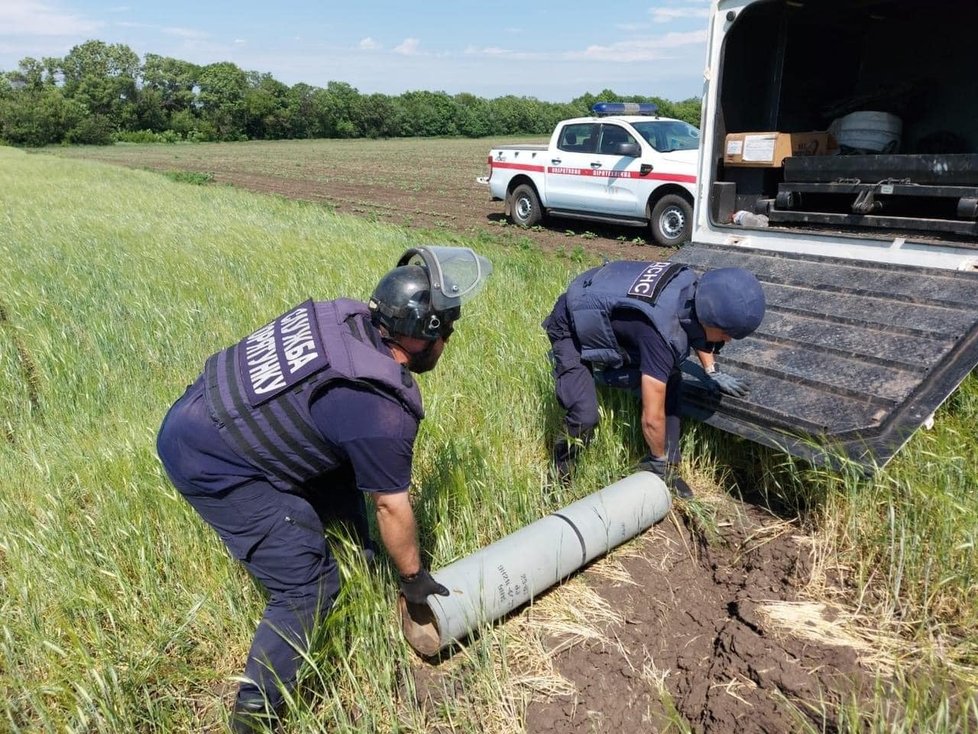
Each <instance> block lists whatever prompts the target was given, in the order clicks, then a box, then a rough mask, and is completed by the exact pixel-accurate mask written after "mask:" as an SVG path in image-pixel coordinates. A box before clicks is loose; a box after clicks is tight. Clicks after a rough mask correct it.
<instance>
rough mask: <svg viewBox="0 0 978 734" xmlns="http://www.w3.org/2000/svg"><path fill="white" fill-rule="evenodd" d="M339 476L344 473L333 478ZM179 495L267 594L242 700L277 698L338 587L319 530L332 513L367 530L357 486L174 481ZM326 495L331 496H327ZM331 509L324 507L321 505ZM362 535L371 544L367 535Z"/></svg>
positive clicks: (291, 681)
mask: <svg viewBox="0 0 978 734" xmlns="http://www.w3.org/2000/svg"><path fill="white" fill-rule="evenodd" d="M337 479H340V480H341V477H337ZM174 484H175V486H176V487H177V489H178V490H179V491H180V493H181V494H182V495H183V497H184V498H185V499H186V500H187V501H188V502H189V503H190V504H191V505H192V506H193V508H194V509H195V510H196V511H197V512H198V513H199V514H200V516H201V517H202V518H203V519H204V521H205V522H207V524H208V525H210V526H211V527H212V528H214V530H215V531H216V532H217V534H218V535H219V536H220V537H221V540H223V541H224V544H225V545H226V546H227V548H228V550H229V551H230V552H231V554H232V555H233V556H234V557H235V558H237V559H238V560H239V561H241V563H242V564H244V566H245V568H246V569H248V571H249V573H251V575H252V576H254V577H255V578H256V579H257V580H258V581H259V582H260V583H261V585H262V586H263V587H264V588H265V589H266V591H267V592H268V595H269V598H268V603H267V605H266V607H265V613H264V615H263V616H262V619H261V622H260V623H259V624H258V629H257V630H256V632H255V636H254V639H253V640H252V643H251V650H250V651H249V653H248V661H247V664H246V666H245V671H244V677H245V678H246V679H247V681H246V682H243V683H242V684H241V686H240V689H239V691H238V698H239V700H254V699H261V698H265V699H266V700H267V702H268V705H269V707H270V708H272V709H278V708H279V707H280V706H281V704H282V694H281V692H280V690H279V685H282V686H284V688H285V689H286V690H291V689H292V687H293V686H294V685H295V681H296V674H297V672H298V670H299V665H300V663H301V655H300V653H303V652H305V651H306V650H308V646H309V637H310V635H311V633H312V631H313V629H314V628H315V626H316V624H317V623H318V622H319V621H321V620H322V619H323V618H324V617H325V616H326V614H327V613H328V612H329V609H330V608H331V607H332V605H333V602H334V601H335V599H336V596H337V594H338V593H339V590H340V575H339V570H338V568H337V565H336V560H335V558H334V557H333V555H332V554H331V553H330V549H329V546H328V544H327V543H326V539H325V536H324V534H323V523H324V521H326V520H328V519H329V518H330V517H339V518H340V519H346V520H350V521H351V523H352V525H353V527H352V528H351V529H352V530H354V532H355V534H356V535H358V536H360V535H361V532H360V531H361V530H362V531H363V532H364V533H366V516H365V514H364V509H365V508H364V501H363V494H362V492H360V491H358V490H357V489H356V487H355V486H352V485H350V484H348V483H347V482H344V481H342V480H341V481H337V482H336V483H335V484H333V483H330V484H331V485H332V486H330V487H329V489H328V490H327V489H326V488H325V487H323V488H322V491H315V488H312V489H313V491H310V492H308V493H306V492H303V493H297V494H290V493H286V492H282V491H280V490H278V489H275V487H273V486H272V485H271V484H269V483H267V482H264V481H253V482H249V483H248V484H245V485H243V486H240V487H236V488H234V489H231V490H228V491H225V492H219V493H214V492H207V491H202V490H200V489H199V488H197V487H194V486H192V485H187V484H186V483H178V482H176V481H175V482H174ZM325 497H328V501H324V498H325ZM326 506H328V507H329V508H330V509H329V510H328V511H327V510H326V509H325V507H326ZM361 541H362V542H363V543H364V544H366V543H367V542H369V541H368V540H367V539H366V537H365V536H361Z"/></svg>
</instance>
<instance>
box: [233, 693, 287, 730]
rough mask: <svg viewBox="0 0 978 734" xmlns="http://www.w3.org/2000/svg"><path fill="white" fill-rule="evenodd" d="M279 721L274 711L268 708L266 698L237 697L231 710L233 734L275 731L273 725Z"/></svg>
mask: <svg viewBox="0 0 978 734" xmlns="http://www.w3.org/2000/svg"><path fill="white" fill-rule="evenodd" d="M277 722H278V717H277V716H276V715H275V713H274V712H271V711H269V710H268V707H267V706H266V705H265V699H264V698H246V699H240V698H239V699H237V700H235V702H234V709H233V710H232V711H231V720H230V722H229V723H230V726H231V732H232V734H260V733H262V732H268V731H275V729H273V728H272V727H273V726H274V725H275V724H276V723H277Z"/></svg>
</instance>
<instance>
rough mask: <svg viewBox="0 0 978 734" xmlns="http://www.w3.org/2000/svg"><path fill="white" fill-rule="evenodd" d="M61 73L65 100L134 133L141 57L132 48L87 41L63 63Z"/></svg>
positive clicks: (73, 49)
mask: <svg viewBox="0 0 978 734" xmlns="http://www.w3.org/2000/svg"><path fill="white" fill-rule="evenodd" d="M61 73H62V75H63V78H64V86H63V90H64V94H65V97H67V98H68V99H72V100H74V101H75V102H78V103H79V104H81V105H82V107H84V108H85V109H86V110H87V111H88V112H89V113H90V114H92V115H102V116H104V117H105V118H107V119H108V120H110V121H111V123H112V124H113V125H114V126H115V127H117V128H119V129H132V127H133V125H134V124H135V123H136V121H137V114H136V98H137V91H136V90H137V85H136V78H137V75H138V74H139V57H138V56H137V55H136V53H135V52H134V51H133V50H132V49H131V48H129V47H128V46H126V45H123V44H121V43H114V44H112V45H109V44H107V43H104V42H103V41H86V42H85V43H83V44H81V45H80V46H75V47H74V48H72V49H71V51H69V52H68V55H67V56H65V57H64V59H62V61H61Z"/></svg>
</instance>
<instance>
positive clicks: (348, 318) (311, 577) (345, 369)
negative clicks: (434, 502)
mask: <svg viewBox="0 0 978 734" xmlns="http://www.w3.org/2000/svg"><path fill="white" fill-rule="evenodd" d="M491 271H492V266H491V265H490V263H489V262H488V261H487V260H486V259H485V258H483V257H482V256H480V255H476V254H475V253H474V252H473V251H472V250H470V249H468V248H457V247H421V248H415V249H410V250H408V251H407V252H405V253H404V255H403V256H402V257H401V259H400V261H399V262H398V264H397V267H395V268H394V269H393V270H391V271H390V272H389V273H387V274H386V275H385V276H384V277H383V278H382V279H381V280H380V282H379V283H378V284H377V286H376V288H375V290H374V292H373V295H372V296H371V298H370V301H369V303H367V304H364V303H361V302H358V301H353V300H348V299H339V300H334V301H321V302H314V301H312V300H309V301H306V302H305V303H302V304H300V305H298V306H296V307H295V308H292V309H290V310H289V311H288V312H286V313H285V314H283V315H282V316H280V317H278V318H277V319H275V320H274V321H272V322H271V323H269V324H267V325H266V326H264V327H262V328H261V329H258V330H257V331H255V332H254V333H253V334H251V335H250V336H247V337H245V338H244V339H243V340H241V341H240V342H238V343H237V344H236V345H234V346H232V347H229V348H227V349H225V350H223V351H220V352H217V353H216V354H214V355H212V356H211V357H210V358H209V359H208V360H207V361H206V365H205V367H204V370H203V373H202V374H201V375H200V376H199V377H198V378H197V379H196V381H195V382H194V383H193V384H192V385H191V386H189V387H188V388H187V391H186V392H185V393H184V395H183V396H182V397H181V398H180V399H179V400H178V401H177V402H176V403H175V404H174V405H173V406H172V407H171V408H170V410H169V412H168V414H167V416H166V418H165V419H164V420H163V424H162V426H161V428H160V431H159V436H158V438H157V451H158V453H159V456H160V459H161V460H162V463H163V466H164V467H165V469H166V472H167V474H168V475H169V477H170V480H171V481H172V482H173V484H174V485H175V486H176V488H177V489H178V490H179V492H180V493H181V494H182V495H183V497H184V498H185V499H186V500H187V501H188V502H189V503H190V504H191V505H192V506H193V507H194V509H195V510H196V511H197V512H198V513H199V514H200V516H201V517H202V518H203V519H204V521H206V522H207V523H208V524H209V525H210V526H211V527H212V528H213V529H214V530H215V531H216V532H217V533H218V535H219V536H220V537H221V540H223V541H224V543H225V545H226V546H227V548H228V550H229V551H230V552H231V554H232V555H233V556H234V557H235V558H236V559H238V560H239V561H241V563H242V564H244V566H245V568H247V570H248V571H249V572H250V573H251V574H252V575H253V576H254V577H255V578H256V579H257V580H258V581H259V582H260V583H261V584H262V586H263V587H264V588H265V589H266V590H267V592H268V604H267V606H266V607H265V613H264V616H263V617H262V620H261V622H260V623H259V625H258V629H257V631H256V632H255V636H254V639H253V641H252V644H251V650H250V652H249V653H248V660H247V664H246V666H245V671H244V679H245V681H244V682H242V683H241V684H240V686H239V689H238V692H237V697H236V700H235V703H234V709H233V711H232V713H231V727H232V730H233V731H235V732H251V731H258V730H261V731H264V730H265V729H266V728H267V727H268V726H269V725H270V724H274V722H275V721H276V720H277V718H278V716H279V714H280V713H281V708H282V703H283V696H282V690H281V689H280V686H281V687H283V688H284V689H285V690H291V688H292V687H293V686H294V684H295V680H296V674H297V672H298V668H299V664H300V661H301V653H302V652H304V651H306V650H308V639H309V635H310V633H311V632H312V630H313V628H314V627H315V626H316V624H317V623H318V622H319V621H321V620H322V619H324V618H325V615H326V614H327V613H328V612H329V609H330V607H331V605H332V604H333V602H334V600H335V598H336V596H337V593H338V592H339V588H340V577H339V572H338V569H337V564H336V559H335V557H334V556H333V554H332V553H331V551H330V548H329V546H328V544H327V542H326V539H325V537H324V522H327V521H329V520H331V519H334V518H335V519H337V520H340V521H343V522H346V523H348V525H349V527H350V529H351V532H352V533H353V535H354V537H355V538H357V539H358V540H359V542H360V543H361V544H362V545H363V546H364V548H365V549H367V551H368V555H369V551H370V550H372V549H371V541H370V538H369V531H368V521H367V517H366V505H365V502H364V495H365V494H366V495H369V496H370V498H371V499H372V500H373V503H374V505H375V509H376V518H377V527H378V529H379V533H380V539H381V541H382V542H383V545H384V547H385V548H386V549H387V552H388V554H389V556H390V558H391V560H392V561H393V564H394V566H395V567H396V569H397V571H398V573H399V575H400V590H401V593H402V594H403V595H404V597H405V598H406V599H407V600H408V601H410V602H414V603H418V604H421V603H424V602H425V600H426V598H427V597H428V595H430V594H441V595H447V594H448V590H447V589H446V588H445V587H444V586H442V585H441V584H439V583H437V582H436V581H435V580H434V579H433V578H432V577H431V575H430V574H429V573H428V571H427V570H426V569H425V567H424V565H423V564H422V560H421V553H420V549H419V547H418V541H417V531H416V527H415V519H414V514H413V511H412V508H411V503H410V501H409V498H408V487H409V484H410V480H411V464H412V457H413V447H414V441H415V437H416V435H417V431H418V423H419V421H420V420H421V419H422V418H423V416H424V412H423V409H422V403H421V393H420V391H419V389H418V385H417V382H416V380H415V379H414V377H413V376H412V373H422V372H427V371H429V370H431V369H434V367H435V366H436V365H437V364H438V360H439V358H440V357H441V355H442V352H443V350H444V349H445V344H446V342H447V341H448V339H449V337H450V336H451V335H452V332H453V330H454V326H455V323H456V321H458V319H459V316H460V315H461V305H462V302H463V301H465V300H468V298H470V297H471V296H472V295H474V294H475V293H476V292H477V291H478V290H479V289H480V288H481V287H482V285H483V282H484V281H485V279H486V277H488V275H489V274H490V273H491Z"/></svg>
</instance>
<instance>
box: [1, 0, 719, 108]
mask: <svg viewBox="0 0 978 734" xmlns="http://www.w3.org/2000/svg"><path fill="white" fill-rule="evenodd" d="M709 8H710V0H616V1H615V2H611V3H609V4H605V3H603V2H591V1H588V0H559V2H548V1H547V0H456V2H448V1H447V0H416V1H415V2H407V1H405V0H400V1H399V2H394V1H392V0H359V1H358V0H352V1H348V2H343V3H337V2H329V1H328V0H323V1H321V2H314V1H313V0H278V1H277V2H268V1H267V0H266V1H264V2H254V1H253V0H241V1H240V2H233V3H232V2H211V1H209V0H196V1H195V2H190V1H188V0H163V1H162V2H160V1H157V2H152V3H143V2H140V3H138V4H137V3H135V2H134V3H132V4H129V5H126V4H122V3H120V2H118V1H117V0H116V1H115V2H113V1H112V0H105V1H104V2H100V1H99V0H0V70H4V71H7V70H11V69H14V68H16V67H17V64H18V62H19V61H20V60H21V59H22V58H24V57H26V56H32V57H34V58H37V59H40V58H42V57H45V56H64V55H65V54H67V53H68V51H70V50H71V48H72V47H73V46H75V45H76V44H79V43H83V42H84V41H86V40H89V39H98V40H101V41H105V42H106V43H124V44H126V45H128V46H129V47H130V48H131V49H132V50H133V51H135V52H136V53H137V54H139V56H140V57H142V56H144V55H145V54H147V53H155V54H160V55H162V56H172V57H174V58H178V59H183V60H185V61H191V62H194V63H197V64H207V63H212V62H217V61H232V62H234V63H235V64H237V65H238V66H239V67H241V68H243V69H245V70H247V71H261V72H268V73H270V74H271V75H272V76H273V77H275V78H276V79H278V80H279V81H281V82H284V83H286V84H290V85H291V84H295V83H297V82H306V83H308V84H312V85H314V86H326V84H327V83H328V82H330V81H341V82H347V83H348V84H351V85H353V86H354V87H356V88H357V89H358V90H359V91H360V92H361V93H364V94H371V93H374V92H380V93H383V94H394V95H396V94H400V93H401V92H405V91H409V90H427V91H444V92H448V93H449V94H456V93H458V92H471V93H473V94H476V95H478V96H480V97H489V98H492V97H498V96H502V95H505V94H516V95H521V96H532V97H537V98H539V99H542V100H547V101H569V100H571V99H573V98H574V97H577V96H579V95H581V94H583V93H585V92H593V93H597V92H600V91H601V90H603V89H613V90H615V91H617V92H619V93H620V94H645V95H658V96H661V97H664V98H667V99H673V100H679V99H686V98H688V97H697V96H699V95H700V93H701V91H702V84H703V83H702V77H703V67H704V62H705V54H706V28H707V22H708V11H709Z"/></svg>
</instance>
